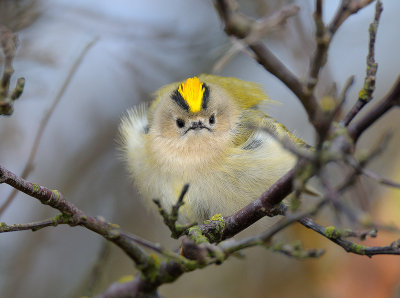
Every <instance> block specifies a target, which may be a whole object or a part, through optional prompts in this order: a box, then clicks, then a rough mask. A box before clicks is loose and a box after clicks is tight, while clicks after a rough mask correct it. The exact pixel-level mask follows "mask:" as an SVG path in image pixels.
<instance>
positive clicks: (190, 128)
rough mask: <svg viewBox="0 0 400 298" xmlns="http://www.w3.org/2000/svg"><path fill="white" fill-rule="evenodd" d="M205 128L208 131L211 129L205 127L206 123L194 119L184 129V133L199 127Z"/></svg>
mask: <svg viewBox="0 0 400 298" xmlns="http://www.w3.org/2000/svg"><path fill="white" fill-rule="evenodd" d="M203 128H205V129H207V130H209V131H211V129H210V128H209V127H207V126H206V125H204V124H203V122H202V121H200V120H199V121H194V122H192V124H191V125H190V127H189V128H188V129H187V130H186V131H185V133H187V132H188V131H189V130H200V129H203Z"/></svg>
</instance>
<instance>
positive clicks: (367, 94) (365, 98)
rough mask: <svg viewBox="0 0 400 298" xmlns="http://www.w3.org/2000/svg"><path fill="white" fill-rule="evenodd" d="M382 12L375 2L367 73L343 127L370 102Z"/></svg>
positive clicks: (377, 2) (370, 31) (376, 64)
mask: <svg viewBox="0 0 400 298" xmlns="http://www.w3.org/2000/svg"><path fill="white" fill-rule="evenodd" d="M382 10H383V7H382V2H381V1H380V0H378V1H376V6H375V18H374V21H373V22H372V23H371V24H370V25H369V46H368V55H367V73H366V76H365V80H364V86H363V88H362V89H361V90H360V93H359V97H358V100H357V102H356V103H355V105H354V106H353V108H352V109H351V110H350V112H349V113H348V114H347V115H346V117H345V118H344V119H343V121H342V123H343V124H344V125H345V126H348V125H349V124H350V122H351V121H352V120H353V118H354V117H355V116H356V115H357V114H358V113H359V112H360V111H361V109H362V108H363V107H364V106H365V105H366V104H367V103H369V102H370V101H371V99H372V94H373V92H374V90H375V79H376V71H377V69H378V63H376V62H375V40H376V32H377V30H378V25H379V19H380V16H381V13H382Z"/></svg>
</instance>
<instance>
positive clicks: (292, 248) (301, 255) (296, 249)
mask: <svg viewBox="0 0 400 298" xmlns="http://www.w3.org/2000/svg"><path fill="white" fill-rule="evenodd" d="M267 248H268V249H270V250H272V251H275V252H280V253H283V254H284V255H286V256H289V257H293V258H295V259H298V260H304V259H309V258H318V257H320V256H322V255H323V254H324V252H325V250H324V249H303V247H302V244H301V242H300V241H296V242H294V243H291V244H288V243H275V244H274V245H271V246H267Z"/></svg>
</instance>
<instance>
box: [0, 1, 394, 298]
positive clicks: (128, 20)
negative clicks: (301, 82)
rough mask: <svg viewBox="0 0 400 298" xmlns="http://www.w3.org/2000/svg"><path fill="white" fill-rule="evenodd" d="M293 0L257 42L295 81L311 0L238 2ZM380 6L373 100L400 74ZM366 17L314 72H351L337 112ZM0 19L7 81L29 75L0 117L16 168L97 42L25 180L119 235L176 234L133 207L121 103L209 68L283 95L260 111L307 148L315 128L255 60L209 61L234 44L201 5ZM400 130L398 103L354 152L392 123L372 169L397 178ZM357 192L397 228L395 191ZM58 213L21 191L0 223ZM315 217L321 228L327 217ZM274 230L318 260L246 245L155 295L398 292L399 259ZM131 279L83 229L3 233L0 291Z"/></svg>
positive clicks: (389, 11)
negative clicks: (8, 33)
mask: <svg viewBox="0 0 400 298" xmlns="http://www.w3.org/2000/svg"><path fill="white" fill-rule="evenodd" d="M293 2H295V3H296V2H297V3H298V5H299V6H300V8H301V9H300V12H299V14H298V15H297V16H295V17H292V18H290V19H289V20H288V21H287V23H286V24H285V25H283V26H281V27H278V28H276V29H274V30H273V31H272V32H270V34H269V35H268V36H267V37H266V39H265V40H266V43H267V46H268V47H269V48H270V49H271V50H273V51H274V52H275V53H276V55H277V56H278V57H279V58H281V59H282V60H283V61H284V62H285V64H286V65H287V66H288V67H289V68H290V69H291V70H292V71H293V72H294V73H296V74H297V75H298V76H299V77H300V78H303V79H304V78H305V77H306V74H307V69H308V66H309V57H310V55H311V54H312V52H313V49H314V41H313V34H314V33H313V19H312V12H313V5H314V4H313V1H266V0H265V1H263V0H253V1H241V2H240V4H241V9H242V11H243V12H245V13H247V14H249V15H252V16H254V17H259V16H264V15H270V14H272V13H273V12H274V11H276V9H279V7H282V6H283V5H285V4H290V3H293ZM324 2H325V7H324V19H325V20H330V18H331V17H332V15H333V14H334V12H335V10H336V8H337V6H338V2H339V1H324ZM383 4H384V12H383V14H382V17H381V23H380V25H379V29H378V38H377V43H376V60H377V62H378V63H379V68H378V77H377V86H376V92H375V98H376V99H375V100H377V99H379V98H381V97H382V96H383V95H384V94H385V93H386V92H388V90H389V89H390V87H391V85H392V84H393V82H394V80H395V79H396V77H397V76H398V75H399V72H400V71H399V70H400V59H398V53H400V44H399V41H400V38H399V37H400V36H399V34H400V33H399V32H400V18H399V17H398V13H399V11H400V3H399V2H398V1H390V0H386V1H383ZM373 14H374V5H373V4H372V5H370V6H369V7H367V8H366V9H364V10H362V11H361V12H360V13H358V14H357V15H354V16H352V17H350V18H349V19H348V20H347V21H346V22H345V23H344V25H343V26H342V27H341V28H340V30H339V31H338V32H337V34H336V36H335V37H334V40H333V42H332V47H331V49H330V51H329V56H328V62H327V64H326V66H325V67H324V70H323V72H322V75H321V82H320V85H319V88H318V92H319V94H321V95H322V94H324V93H326V92H327V91H328V90H329V89H330V88H331V86H332V83H333V82H335V83H336V84H337V87H338V89H339V90H341V89H340V88H341V87H343V85H344V83H345V81H346V80H347V78H348V77H349V76H350V75H355V79H356V81H355V84H354V86H353V87H352V89H351V90H350V93H349V102H348V104H347V105H346V109H348V108H349V107H351V104H352V103H353V102H354V101H355V100H356V98H357V93H358V91H359V90H360V88H361V86H362V84H363V79H364V75H365V57H366V54H367V43H368V25H369V23H370V22H371V20H372V19H373ZM0 24H3V25H6V26H8V27H9V28H11V29H13V30H14V31H16V32H18V36H19V39H20V47H19V50H18V53H17V56H16V58H15V62H14V66H15V75H14V77H13V80H14V81H15V80H16V78H17V77H19V76H23V77H25V78H26V87H25V90H24V94H23V96H22V98H21V99H20V100H19V101H18V102H16V104H15V112H14V114H13V115H12V116H11V117H1V118H0V140H1V143H0V164H1V165H3V166H5V167H6V168H8V169H10V170H11V171H13V172H15V173H17V174H18V173H21V171H22V169H23V168H24V166H25V164H26V161H27V159H28V155H29V152H30V150H31V147H32V144H33V141H34V137H35V134H36V131H37V129H38V127H39V124H40V121H41V119H42V118H43V116H44V114H45V113H46V111H47V110H48V109H49V107H50V106H51V104H52V102H53V100H54V98H55V96H56V94H57V92H58V91H59V89H60V88H61V86H62V84H63V82H64V81H65V79H66V77H67V75H68V73H69V71H70V69H71V67H72V65H73V63H74V61H75V60H76V59H77V57H78V56H79V55H80V53H81V51H82V50H83V49H84V48H85V47H86V46H87V44H88V43H89V42H91V41H93V40H94V39H97V42H96V43H95V44H94V46H93V47H92V48H91V49H90V50H89V52H88V53H87V55H86V56H85V58H84V60H83V61H82V63H81V64H80V66H79V68H78V70H77V72H76V74H75V76H74V77H73V79H72V81H71V82H70V84H69V85H68V88H67V90H66V91H65V93H64V95H63V97H62V99H61V101H60V103H59V104H58V106H57V107H56V109H55V111H54V113H53V114H52V117H51V119H50V122H49V124H48V125H47V127H46V131H45V133H44V136H43V139H42V142H41V144H40V147H39V151H38V154H37V156H36V158H35V162H34V164H35V168H34V171H33V172H32V173H31V175H30V176H29V180H31V181H34V182H36V183H39V184H41V185H44V186H47V187H50V188H54V189H58V190H60V191H62V192H63V194H64V195H65V196H66V198H67V199H69V200H70V201H71V202H73V203H74V204H76V205H77V206H78V207H79V208H81V209H83V210H84V211H85V212H87V213H88V214H91V215H102V216H104V217H105V218H107V219H109V220H110V221H112V222H115V223H118V224H120V226H121V227H122V228H123V229H124V230H126V231H129V232H132V233H135V234H137V235H140V236H142V237H145V238H146V239H149V240H152V241H156V242H160V243H162V244H163V245H165V246H167V247H169V248H171V249H173V248H176V247H177V246H178V245H179V242H177V241H174V240H172V239H170V238H169V232H168V231H167V229H166V228H165V227H164V225H163V224H162V222H161V221H160V219H159V218H158V217H157V216H154V215H153V214H151V213H149V212H147V211H146V210H145V209H144V208H143V207H142V205H141V204H140V201H139V199H138V197H137V194H136V192H135V190H134V189H133V187H132V186H131V182H130V181H129V179H128V178H127V175H126V171H125V169H124V165H123V164H122V162H121V160H120V158H119V153H118V145H117V142H116V137H117V131H118V124H119V121H120V117H121V116H122V115H123V113H124V111H125V110H126V109H127V108H129V107H131V106H132V105H135V104H137V103H139V102H142V101H148V100H150V99H151V94H152V93H153V92H154V91H156V90H157V89H158V88H159V87H160V86H162V85H163V84H166V83H170V82H173V81H176V80H182V79H184V78H186V77H188V76H193V75H196V74H200V73H203V72H206V73H210V72H214V73H218V74H221V75H225V76H235V77H238V78H241V79H245V80H250V81H256V82H259V83H260V84H262V85H263V86H264V87H265V89H266V90H267V93H268V94H269V96H270V97H271V98H272V99H273V100H275V101H277V102H278V103H279V104H274V105H270V106H269V107H266V108H267V110H268V113H270V114H271V115H273V116H274V117H276V118H277V119H278V120H279V121H281V122H283V123H284V124H285V125H286V126H287V127H288V128H289V129H290V130H292V131H294V132H295V133H296V135H297V136H299V137H301V138H303V139H305V140H306V141H307V142H309V143H313V137H314V134H313V131H312V128H311V127H310V125H309V124H308V122H307V117H306V115H305V113H304V111H303V108H302V107H301V105H300V104H299V102H298V101H297V100H296V98H295V97H294V96H293V94H292V93H291V92H290V91H289V90H288V89H287V88H286V87H285V86H284V85H283V84H282V83H281V82H279V81H278V80H277V79H276V78H274V77H273V76H272V75H270V74H269V73H267V72H266V71H265V70H264V69H263V68H262V67H261V66H259V65H258V64H257V63H256V62H255V61H254V60H252V59H251V58H250V57H248V56H247V55H245V54H238V55H236V56H234V57H233V58H232V59H231V60H230V61H228V63H226V64H225V65H224V66H223V67H216V65H217V66H218V65H219V64H218V63H217V62H218V61H219V59H220V58H221V57H222V56H223V55H224V54H225V53H226V52H227V51H228V49H229V48H230V47H231V46H232V44H231V42H230V40H229V38H227V37H226V36H225V34H224V32H223V27H222V24H221V22H220V20H219V18H218V15H217V13H216V11H215V9H214V7H213V4H212V2H211V1H204V0H170V1H163V0H150V1H128V0H125V1H124V0H115V1H106V0H86V1H76V0H75V1H67V0H15V1H8V0H0ZM371 105H372V104H371ZM399 124H400V121H399V117H398V111H392V112H390V113H389V115H388V117H386V118H385V119H384V120H381V121H379V122H378V123H377V124H376V125H374V127H373V128H372V129H371V130H370V131H369V132H368V133H366V134H365V135H364V136H363V138H362V139H361V144H360V146H359V149H360V150H361V151H362V150H363V148H364V149H368V148H370V146H371V144H373V143H374V142H376V140H377V139H379V137H380V136H381V135H382V134H383V133H384V132H386V131H387V130H389V129H391V130H393V138H392V141H391V143H390V144H389V146H388V148H387V150H386V152H385V153H384V155H382V157H380V158H379V159H378V160H376V161H375V162H373V164H371V168H372V169H374V170H376V171H377V172H379V173H381V174H382V175H384V176H386V177H391V178H392V179H395V180H397V181H399V180H400V159H399V150H398V148H399V146H400V135H399V131H398V125H399ZM333 176H334V175H333ZM332 179H334V177H333V178H332ZM358 188H359V190H358V191H357V192H354V193H353V195H352V194H350V195H349V196H348V199H352V198H353V199H354V194H357V195H358V196H363V197H364V199H365V200H364V202H367V210H368V211H370V213H371V214H372V216H373V218H374V220H376V221H377V222H380V223H397V225H400V219H399V214H400V209H399V207H400V206H399V205H400V192H399V191H398V190H397V191H396V190H391V189H387V188H384V187H382V186H379V185H378V184H376V183H375V182H373V181H371V180H362V181H361V182H360V183H359V187H358ZM10 191H11V188H10V187H8V186H6V185H1V186H0V204H2V203H3V202H4V201H5V199H6V198H7V196H8V195H9V193H10ZM364 207H365V206H364ZM55 214H57V213H56V212H55V211H54V210H52V209H50V208H48V207H46V206H43V205H41V204H39V203H38V202H37V201H36V200H34V199H32V198H29V197H27V196H25V195H23V194H18V196H17V197H16V199H15V200H14V201H13V203H12V204H11V205H10V207H9V208H8V209H7V210H6V212H4V213H3V214H2V215H1V216H0V221H3V222H6V223H8V224H12V223H25V222H31V221H36V220H41V219H45V218H47V217H51V216H54V215H55ZM264 222H265V223H263V224H262V225H261V227H260V226H259V227H257V228H256V229H255V231H253V232H256V231H260V229H262V228H263V227H265V226H267V225H268V220H266V221H264ZM320 222H321V223H323V224H329V223H330V222H331V221H330V215H329V212H325V213H324V217H323V218H320ZM333 223H335V222H334V221H333ZM263 225H264V226H263ZM248 233H249V232H248ZM378 235H379V238H378V239H377V240H374V241H372V240H369V241H367V244H369V245H372V244H380V245H383V244H388V243H390V242H391V241H393V240H395V239H397V238H398V237H399V235H398V234H394V233H380V234H378ZM240 236H241V235H238V237H240ZM281 237H282V239H284V240H285V241H289V242H290V241H294V240H297V239H301V240H302V242H303V244H304V246H305V247H309V248H314V247H315V248H326V254H325V255H324V256H323V257H321V258H319V259H317V260H305V261H297V260H294V259H290V258H287V257H285V256H282V255H280V254H277V253H273V252H270V251H267V250H265V249H262V248H254V249H250V250H247V251H245V253H246V258H245V259H231V260H229V261H228V262H226V263H225V264H223V265H222V266H212V267H209V268H206V269H204V270H201V271H197V272H193V273H189V274H186V275H184V276H183V277H182V278H180V279H179V280H178V281H176V282H175V283H173V284H171V285H165V286H162V287H161V289H160V293H161V294H162V295H163V296H165V297H243V296H246V297H267V296H268V297H327V298H330V297H400V257H396V256H376V257H373V258H372V259H368V258H366V257H361V256H356V255H350V254H347V253H345V252H344V251H343V250H342V249H341V248H340V247H337V246H335V245H333V244H330V243H329V242H328V241H327V240H325V239H323V238H322V237H320V236H318V235H315V233H313V232H311V231H306V230H305V229H304V228H302V227H300V226H294V227H293V228H291V229H289V230H288V231H286V232H285V233H284V235H282V236H281ZM132 274H135V270H134V266H133V263H132V262H131V261H129V260H128V258H127V257H126V256H125V255H124V254H123V253H122V252H121V251H120V250H119V249H118V248H116V247H113V246H112V245H107V244H106V242H105V241H104V240H103V239H101V238H100V237H99V236H97V235H96V234H94V233H91V232H89V231H86V230H84V229H82V228H79V227H74V228H71V227H69V226H59V227H56V228H47V229H43V230H40V231H37V232H34V233H32V232H28V231H27V232H17V233H7V234H1V235H0V297H81V296H83V295H93V294H96V293H99V292H101V291H102V290H104V289H105V288H106V287H107V285H109V284H110V283H112V282H114V281H116V280H118V279H119V278H121V277H122V276H124V275H132Z"/></svg>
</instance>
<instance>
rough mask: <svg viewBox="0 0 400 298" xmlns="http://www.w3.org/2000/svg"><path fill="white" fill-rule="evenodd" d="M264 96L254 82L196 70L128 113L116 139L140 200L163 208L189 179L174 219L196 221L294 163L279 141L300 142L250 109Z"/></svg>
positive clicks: (246, 198) (246, 197)
mask: <svg viewBox="0 0 400 298" xmlns="http://www.w3.org/2000/svg"><path fill="white" fill-rule="evenodd" d="M266 100H268V97H267V95H266V94H265V93H264V91H263V90H262V88H261V87H260V86H259V85H258V84H256V83H253V82H246V81H242V80H239V79H236V78H231V77H220V76H215V75H207V74H203V75H200V76H199V77H193V78H188V79H187V80H185V81H183V82H176V83H173V84H170V85H166V86H164V87H162V88H160V89H159V90H158V91H157V92H156V93H155V99H154V101H153V102H152V104H151V105H150V106H146V105H143V104H142V105H139V106H136V107H134V108H132V109H130V110H128V112H127V114H126V116H124V117H123V119H122V122H121V125H120V140H121V144H122V149H123V155H124V159H125V161H126V163H127V167H128V170H129V173H130V174H131V176H132V178H133V181H134V184H135V185H136V187H137V189H138V190H139V192H140V194H141V196H142V197H143V199H144V200H145V202H146V203H148V204H152V205H154V204H153V202H152V199H155V198H157V199H159V200H160V203H161V206H162V207H163V208H164V209H165V210H167V211H169V210H170V209H171V207H172V206H173V205H174V204H175V203H176V201H177V198H178V197H179V195H180V193H181V191H182V188H183V186H184V185H185V184H187V183H188V184H189V185H190V187H189V190H188V192H187V194H186V196H185V198H184V202H185V204H184V205H183V207H182V208H181V209H180V210H179V221H180V222H181V223H192V222H198V223H200V222H202V221H204V220H206V219H208V218H210V217H211V216H213V215H215V214H218V213H220V214H222V215H223V216H228V215H231V214H233V213H234V212H236V211H238V210H240V209H241V208H242V207H244V206H245V205H247V204H248V203H250V202H251V201H252V200H254V199H256V198H257V197H259V196H260V194H261V193H262V192H264V191H265V190H266V189H268V188H269V187H270V186H271V185H272V184H273V183H274V182H275V181H276V180H278V179H279V178H280V177H281V176H283V175H284V174H285V173H286V172H287V171H288V170H290V169H291V168H292V167H293V166H294V164H295V162H296V156H295V155H294V154H293V153H291V152H289V151H287V150H285V149H284V148H283V146H282V144H281V142H280V141H279V138H287V139H288V140H289V141H290V142H291V143H293V145H295V146H303V145H305V143H304V142H303V141H302V140H301V139H299V138H297V137H295V136H294V135H293V134H291V133H290V132H289V131H288V130H287V129H286V128H285V127H284V126H283V125H282V124H281V123H279V122H277V121H276V120H274V119H273V118H271V117H269V116H268V115H266V114H265V113H264V112H262V111H260V110H259V109H257V105H258V104H260V103H262V102H263V101H266ZM271 133H272V134H274V135H275V136H273V135H271ZM154 207H155V205H154Z"/></svg>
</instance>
